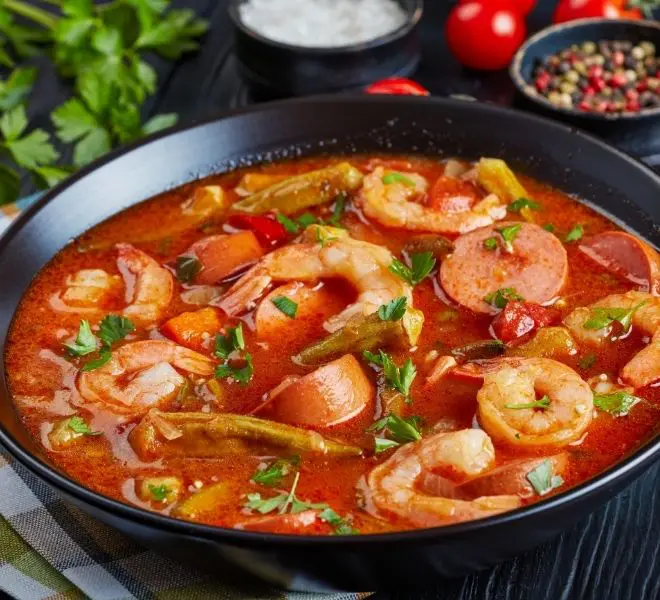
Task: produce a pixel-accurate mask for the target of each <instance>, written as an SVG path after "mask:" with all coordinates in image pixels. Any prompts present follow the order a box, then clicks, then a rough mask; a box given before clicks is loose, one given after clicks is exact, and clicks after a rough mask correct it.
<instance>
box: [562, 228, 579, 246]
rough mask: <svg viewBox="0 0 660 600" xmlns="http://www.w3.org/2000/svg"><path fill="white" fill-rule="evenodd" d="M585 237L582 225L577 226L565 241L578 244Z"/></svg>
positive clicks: (567, 235)
mask: <svg viewBox="0 0 660 600" xmlns="http://www.w3.org/2000/svg"><path fill="white" fill-rule="evenodd" d="M583 235H584V227H582V225H576V226H575V227H573V229H571V230H570V231H569V232H568V233H567V234H566V237H565V238H564V241H565V242H567V243H570V242H577V241H578V240H580V239H582V236H583Z"/></svg>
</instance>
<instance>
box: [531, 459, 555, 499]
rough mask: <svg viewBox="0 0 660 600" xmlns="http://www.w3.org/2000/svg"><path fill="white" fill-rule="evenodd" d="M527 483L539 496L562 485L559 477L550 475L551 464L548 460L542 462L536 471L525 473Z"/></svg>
mask: <svg viewBox="0 0 660 600" xmlns="http://www.w3.org/2000/svg"><path fill="white" fill-rule="evenodd" d="M527 481H529V483H531V484H532V487H533V488H534V490H535V491H536V493H537V494H538V495H539V496H543V495H544V494H547V493H548V492H551V491H552V490H554V489H555V488H558V487H560V486H562V485H564V480H563V479H562V478H561V477H560V476H559V475H553V474H552V462H550V461H549V460H544V461H543V462H542V463H541V464H540V465H539V466H538V467H536V469H533V470H532V471H530V472H529V473H527Z"/></svg>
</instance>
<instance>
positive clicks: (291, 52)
mask: <svg viewBox="0 0 660 600" xmlns="http://www.w3.org/2000/svg"><path fill="white" fill-rule="evenodd" d="M244 1H245V0H232V1H231V3H230V5H229V16H230V17H231V19H232V21H233V23H234V35H235V52H236V57H237V59H238V63H239V69H240V72H241V76H242V77H243V79H245V81H246V82H247V83H248V85H249V86H250V87H251V88H252V89H253V91H254V92H256V93H257V94H261V95H263V96H266V97H270V98H284V97H288V96H305V95H309V94H321V93H325V92H337V91H340V90H346V89H355V88H359V87H362V86H365V85H366V84H368V83H371V82H372V81H376V80H378V79H383V78H384V77H390V76H392V75H400V76H406V75H410V74H411V73H412V72H413V71H414V70H415V69H416V67H417V65H418V63H419V60H420V44H419V39H418V36H417V25H418V23H419V20H420V18H421V16H422V10H423V0H398V1H399V2H400V3H401V5H402V6H403V8H404V10H405V11H406V14H407V20H406V22H405V24H404V25H402V26H401V27H399V28H398V29H396V30H394V31H393V32H391V33H389V34H387V35H385V36H381V37H379V38H376V39H374V40H370V41H368V42H364V43H361V44H353V45H349V46H338V47H332V48H325V47H305V46H295V45H292V44H285V43H282V42H277V41H274V40H271V39H268V38H266V37H264V36H262V35H260V34H258V33H256V32H255V31H253V30H252V29H250V28H248V27H247V26H246V25H245V24H244V23H243V21H242V20H241V16H240V14H239V10H238V8H239V6H240V5H241V4H242V3H243V2H244Z"/></svg>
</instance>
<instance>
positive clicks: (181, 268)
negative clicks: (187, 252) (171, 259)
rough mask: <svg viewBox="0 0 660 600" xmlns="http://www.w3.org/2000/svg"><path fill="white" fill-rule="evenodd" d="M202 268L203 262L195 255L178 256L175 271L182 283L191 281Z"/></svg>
mask: <svg viewBox="0 0 660 600" xmlns="http://www.w3.org/2000/svg"><path fill="white" fill-rule="evenodd" d="M201 270H202V263H201V262H199V260H198V259H197V258H195V257H194V256H178V257H177V259H176V264H175V267H174V271H175V273H176V278H177V279H178V280H179V281H181V282H182V283H191V282H192V281H193V280H194V279H195V277H197V275H198V274H199V272H200V271H201Z"/></svg>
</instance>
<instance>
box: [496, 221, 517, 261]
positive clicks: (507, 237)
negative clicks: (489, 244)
mask: <svg viewBox="0 0 660 600" xmlns="http://www.w3.org/2000/svg"><path fill="white" fill-rule="evenodd" d="M521 227H522V225H521V224H520V223H517V224H516V225H508V226H507V227H500V228H496V229H495V231H497V233H499V234H500V235H501V236H502V239H503V240H504V243H503V248H504V251H505V252H508V253H509V254H511V253H512V252H513V242H514V240H515V239H516V237H517V236H518V233H519V232H520V228H521Z"/></svg>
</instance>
